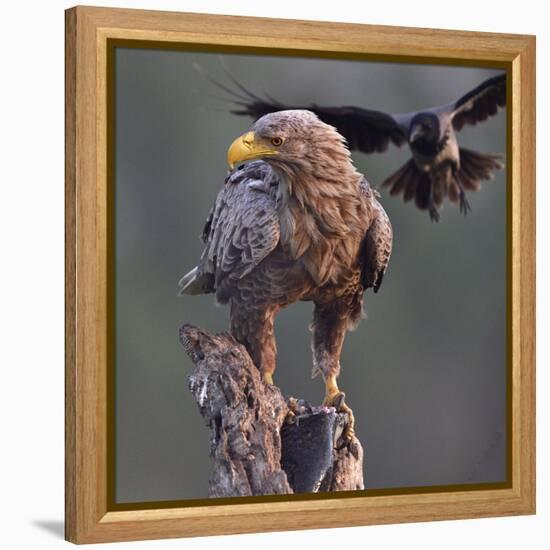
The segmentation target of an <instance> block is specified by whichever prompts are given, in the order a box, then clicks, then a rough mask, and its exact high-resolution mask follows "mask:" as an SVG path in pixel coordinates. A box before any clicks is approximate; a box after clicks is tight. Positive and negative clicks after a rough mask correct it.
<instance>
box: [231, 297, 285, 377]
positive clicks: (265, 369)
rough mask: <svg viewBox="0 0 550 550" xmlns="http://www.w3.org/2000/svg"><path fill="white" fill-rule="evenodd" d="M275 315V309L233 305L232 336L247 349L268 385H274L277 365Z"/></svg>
mask: <svg viewBox="0 0 550 550" xmlns="http://www.w3.org/2000/svg"><path fill="white" fill-rule="evenodd" d="M275 313H276V311H275V310H274V309H273V308H268V307H258V306H256V307H252V306H251V307H248V306H247V305H246V304H232V305H231V315H230V317H231V334H232V335H233V336H234V337H235V338H236V339H237V340H238V341H239V342H240V343H241V344H243V345H244V347H245V348H246V349H247V351H248V353H249V354H250V357H251V358H252V361H253V362H254V364H255V365H256V367H258V369H259V370H260V372H261V373H262V378H263V380H264V382H265V383H266V384H273V372H274V371H275V365H276V357H277V346H276V345H275V334H274V331H273V322H274V318H275Z"/></svg>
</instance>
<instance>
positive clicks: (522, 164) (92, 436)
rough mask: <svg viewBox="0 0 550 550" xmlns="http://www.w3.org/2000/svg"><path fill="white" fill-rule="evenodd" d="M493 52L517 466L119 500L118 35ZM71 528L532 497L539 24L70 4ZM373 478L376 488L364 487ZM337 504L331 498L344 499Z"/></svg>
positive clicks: (481, 55)
mask: <svg viewBox="0 0 550 550" xmlns="http://www.w3.org/2000/svg"><path fill="white" fill-rule="evenodd" d="M121 44H122V45H126V46H127V45H134V46H139V47H155V48H167V49H178V48H180V49H186V50H189V49H198V50H201V51H205V50H214V51H221V50H222V49H223V50H224V51H242V52H251V51H255V52H258V51H259V52H266V53H274V52H275V53H277V54H279V55H285V54H287V55H292V54H294V55H296V53H299V55H300V56H315V57H333V58H347V59H349V58H353V59H365V60H379V61H380V60H382V61H400V62H414V63H439V64H448V65H462V66H464V65H473V66H484V67H497V68H502V69H505V70H506V71H507V75H508V84H507V85H508V89H507V92H508V102H507V103H508V111H507V116H508V119H507V124H508V126H507V127H508V135H507V162H508V172H507V174H508V175H507V177H508V187H507V190H508V199H507V203H508V218H507V219H508V225H507V232H508V251H509V260H508V261H509V271H508V304H507V312H508V323H509V324H508V326H509V329H508V342H507V343H508V396H507V399H508V407H509V409H508V420H509V426H508V435H509V437H508V453H509V454H508V456H509V464H508V468H509V482H507V483H504V484H501V485H500V486H495V485H493V486H492V487H483V486H457V487H455V488H453V490H446V491H439V490H438V489H437V488H435V489H433V490H430V489H425V490H416V491H400V490H394V491H386V492H384V491H378V492H377V491H372V492H371V493H369V494H365V495H360V496H354V497H353V498H346V497H345V495H344V496H343V497H342V498H329V497H328V496H326V495H315V498H300V499H292V501H291V502H289V500H288V498H272V499H269V498H268V497H266V498H264V497H260V498H255V499H252V500H250V499H249V500H243V502H240V503H238V504H233V503H230V502H227V501H225V500H223V501H221V502H213V501H212V500H210V501H201V502H199V503H196V502H195V503H194V504H193V505H192V506H184V505H182V506H177V505H174V504H173V503H171V504H170V503H169V504H168V505H166V504H162V503H158V505H157V504H156V503H148V505H147V506H133V507H131V506H130V507H120V506H116V505H115V504H114V497H113V494H112V491H113V489H112V488H113V475H114V474H113V468H112V467H110V465H111V462H112V456H111V453H112V445H111V438H112V430H113V418H112V409H113V407H112V406H110V405H109V403H111V404H112V402H113V399H114V395H113V384H112V383H111V382H110V380H111V378H110V377H112V375H113V374H112V369H109V365H110V364H112V357H111V354H112V345H111V343H110V340H111V338H112V335H111V328H110V323H109V318H110V315H111V313H112V306H111V298H110V293H109V277H110V268H109V266H110V265H111V264H112V256H111V255H112V253H113V250H112V248H113V247H112V246H110V245H109V243H110V240H109V239H110V235H109V227H110V225H109V224H110V219H111V217H112V212H111V209H112V204H113V200H112V196H111V193H112V187H113V186H112V185H110V182H111V181H112V172H113V155H112V154H110V147H111V146H112V142H113V134H112V132H113V124H114V123H113V121H112V120H110V107H109V105H110V102H112V101H113V90H112V86H111V84H110V82H111V83H112V78H110V77H112V74H111V72H112V71H113V63H112V62H111V60H112V55H113V51H114V48H115V47H116V46H117V45H121ZM65 441H66V512H65V522H66V531H65V532H66V539H67V540H69V541H71V542H74V543H95V542H107V541H127V540H144V539H155V538H170V537H185V536H200V535H214V534H229V533H249V532H260V531H278V530H291V529H313V528H321V527H339V526H352V525H369V524H383V523H398V522H409V521H411V522H412V521H428V520H442V519H453V518H477V517H489V516H507V515H519V514H533V513H535V38H534V37H533V36H525V35H512V34H489V33H479V32H465V31H447V30H433V29H417V28H404V27H384V26H371V25H354V24H343V23H321V22H313V21H294V20H282V19H264V18H249V17H232V16H219V15H203V14H196V13H170V12H157V11H142V10H126V9H111V8H95V7H75V8H72V9H69V10H67V12H66V438H65ZM367 493H368V492H367ZM337 511H339V512H341V513H335V512H337Z"/></svg>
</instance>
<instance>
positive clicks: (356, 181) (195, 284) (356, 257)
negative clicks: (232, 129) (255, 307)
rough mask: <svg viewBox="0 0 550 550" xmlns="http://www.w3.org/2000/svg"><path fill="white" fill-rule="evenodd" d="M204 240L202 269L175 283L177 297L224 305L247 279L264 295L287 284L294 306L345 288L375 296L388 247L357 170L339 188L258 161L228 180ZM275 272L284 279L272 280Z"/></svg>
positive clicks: (386, 228)
mask: <svg viewBox="0 0 550 550" xmlns="http://www.w3.org/2000/svg"><path fill="white" fill-rule="evenodd" d="M329 173H330V171H329ZM202 237H203V240H204V243H205V247H204V250H203V253H202V255H201V258H200V261H199V264H198V266H197V267H196V268H195V269H194V270H193V271H191V272H190V273H188V274H187V275H185V276H184V277H183V278H182V280H181V281H180V285H181V286H182V291H181V292H182V293H204V292H215V293H216V296H217V299H218V301H220V302H222V303H225V302H227V301H228V300H229V299H230V297H231V295H232V293H233V292H234V290H235V289H236V288H237V287H238V286H239V284H238V282H239V281H240V280H243V279H244V278H245V277H246V276H248V275H250V276H251V277H254V276H255V275H257V276H258V277H261V278H262V284H263V286H264V287H265V292H266V293H269V292H270V290H272V288H271V287H273V286H275V285H277V286H279V287H281V286H282V287H285V286H287V285H288V291H289V292H294V293H295V294H296V292H298V295H295V296H294V298H295V299H296V298H297V299H303V298H304V296H305V295H310V294H312V293H313V294H315V292H316V290H318V289H321V288H325V289H326V288H333V289H334V290H335V291H336V292H344V291H345V290H346V288H348V287H349V286H350V284H352V285H355V286H359V285H361V288H357V291H360V292H362V290H364V289H366V288H368V287H374V289H375V290H377V289H378V287H379V285H380V282H381V280H382V277H383V273H384V271H385V269H386V265H387V263H388V261H389V255H390V253H391V241H392V233H391V224H390V222H389V220H388V218H387V216H386V214H385V212H384V210H383V208H382V206H381V205H380V204H379V203H378V201H377V199H376V196H375V192H374V191H373V190H372V189H371V188H370V186H369V184H368V183H367V182H366V180H365V179H364V178H362V176H360V175H359V174H358V173H357V172H356V171H355V170H353V172H352V173H351V177H350V175H348V177H347V178H345V181H343V182H342V180H340V181H338V182H336V181H331V180H330V179H328V180H327V179H321V178H315V179H314V180H309V181H308V180H305V181H304V179H303V178H302V179H293V178H292V174H288V173H286V172H283V171H280V170H278V169H277V167H273V166H272V165H270V164H268V163H267V162H265V161H262V160H259V161H254V162H251V163H248V164H246V165H244V166H242V167H239V168H238V169H236V170H235V171H234V172H232V173H231V175H230V176H229V177H228V178H227V180H226V183H225V185H224V187H223V188H222V189H221V191H220V192H219V193H218V196H217V199H216V202H215V205H214V207H213V208H212V210H211V212H210V215H209V217H208V219H207V222H206V225H205V228H204V231H203V235H202ZM270 264H272V265H270ZM298 267H299V268H300V269H301V270H302V271H304V272H305V273H307V276H299V275H298V273H299V271H300V269H297V268H298ZM276 270H278V271H281V270H282V271H285V270H286V271H287V273H288V276H287V277H285V276H282V277H281V276H280V273H279V275H278V276H277V277H276V281H275V280H274V279H273V277H272V278H271V279H270V275H271V274H273V273H274V272H275V271H276ZM293 278H294V279H296V281H295V282H294V284H293V281H292V279H293ZM298 287H300V288H299V289H298ZM338 289H340V290H338ZM283 291H284V288H283ZM279 292H281V289H279ZM283 293H284V292H283ZM300 293H301V295H299V294H300Z"/></svg>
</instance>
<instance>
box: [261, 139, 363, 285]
mask: <svg viewBox="0 0 550 550" xmlns="http://www.w3.org/2000/svg"><path fill="white" fill-rule="evenodd" d="M340 145H341V144H340ZM337 151H338V154H335V153H334V148H332V149H331V148H330V147H327V148H326V151H324V150H322V149H320V150H319V149H318V150H317V151H315V157H316V158H315V159H309V158H308V157H307V156H306V157H304V158H302V159H296V160H294V161H293V162H285V163H279V162H272V163H271V164H272V165H273V167H274V169H275V170H276V171H277V172H278V174H279V182H280V183H279V186H278V188H277V190H276V191H275V192H276V195H277V196H276V198H277V203H278V205H279V216H280V227H281V244H282V246H283V248H284V249H285V250H286V251H287V253H288V254H289V255H290V256H291V257H292V258H293V259H295V260H300V261H302V262H303V264H304V266H305V268H306V270H307V271H308V273H309V274H310V275H311V277H312V278H313V280H314V282H315V284H317V285H324V284H326V283H330V282H333V283H336V282H337V281H338V280H339V279H340V277H341V276H342V275H343V274H344V273H345V272H348V271H349V270H350V269H351V268H352V267H353V266H354V265H355V264H356V262H357V256H358V250H359V245H360V242H361V240H362V238H363V235H364V232H365V227H364V225H365V221H366V218H367V217H368V216H365V205H364V204H363V202H362V200H361V194H360V187H359V185H360V182H361V180H362V176H361V174H359V172H357V170H356V169H355V167H354V165H353V163H352V162H351V160H350V158H349V152H348V151H347V149H346V148H345V147H343V146H342V145H341V147H340V148H338V149H337ZM312 161H313V162H312Z"/></svg>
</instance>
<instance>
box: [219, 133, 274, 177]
mask: <svg viewBox="0 0 550 550" xmlns="http://www.w3.org/2000/svg"><path fill="white" fill-rule="evenodd" d="M259 141H260V140H258V139H257V138H256V136H255V134H254V132H247V133H246V134H243V135H242V136H239V137H238V138H237V139H236V140H235V141H234V142H233V143H232V144H231V146H230V147H229V149H228V151H227V162H228V164H229V167H230V168H231V169H233V168H234V167H235V165H236V164H237V163H239V162H244V161H245V160H254V159H259V158H262V157H267V156H271V155H277V154H278V151H275V150H274V149H272V148H271V147H270V146H269V144H267V143H262V141H263V140H261V141H260V142H259Z"/></svg>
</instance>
